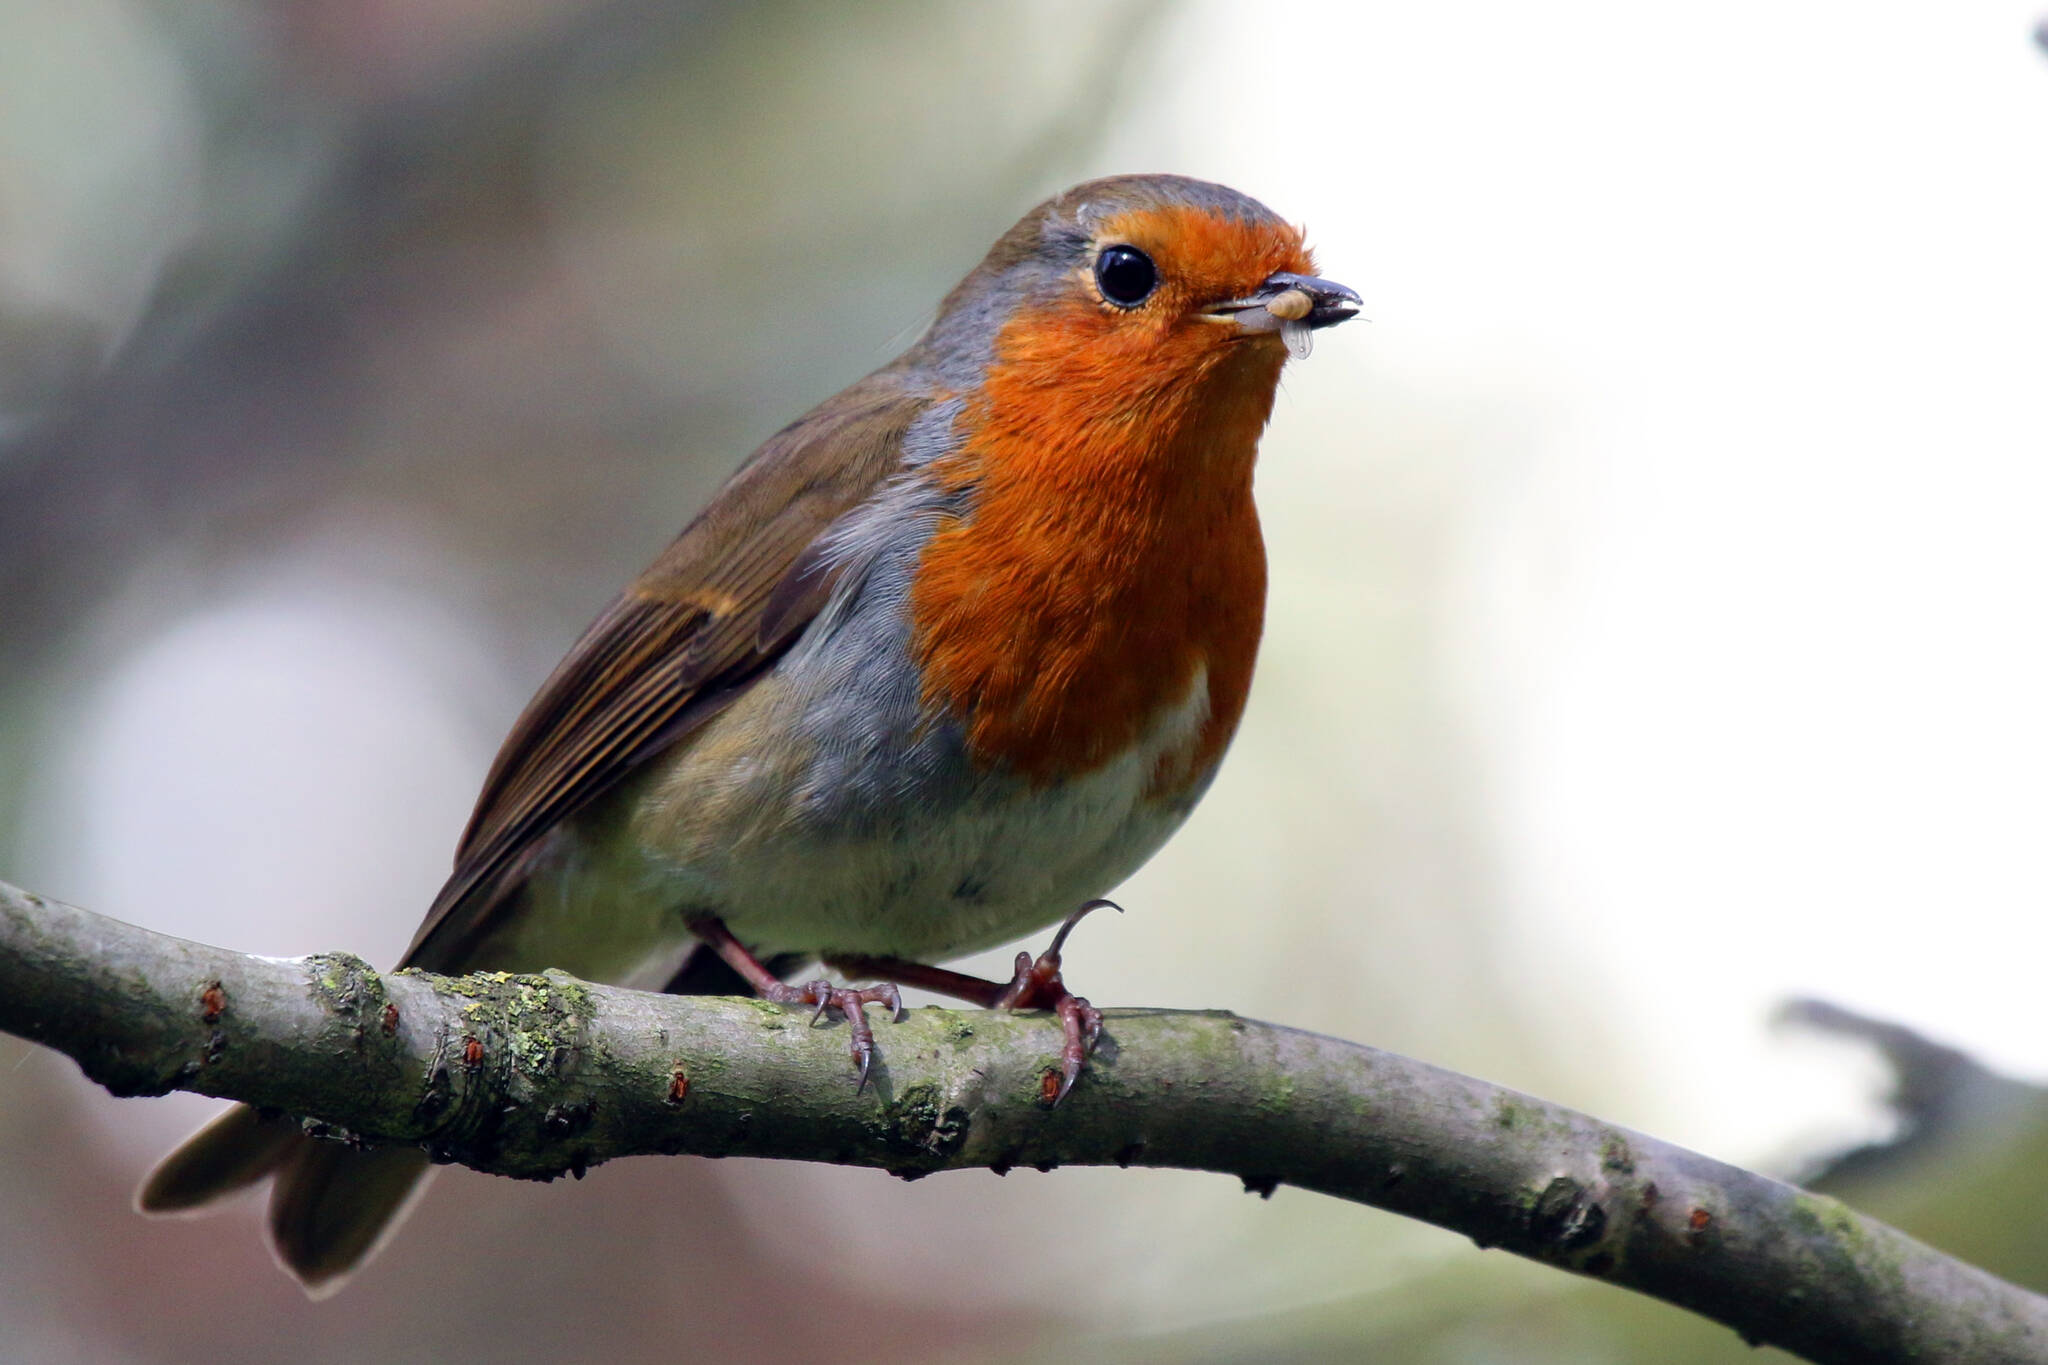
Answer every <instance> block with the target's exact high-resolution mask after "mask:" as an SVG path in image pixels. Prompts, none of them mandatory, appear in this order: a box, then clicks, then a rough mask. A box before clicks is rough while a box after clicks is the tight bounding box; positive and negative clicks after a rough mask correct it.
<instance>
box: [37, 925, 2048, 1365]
mask: <svg viewBox="0 0 2048 1365" xmlns="http://www.w3.org/2000/svg"><path fill="white" fill-rule="evenodd" d="M800 1019H801V1014H800V1012H799V1013H797V1014H791V1013H790V1012H787V1011H784V1010H782V1009H780V1008H776V1007H772V1006H763V1005H762V1004H761V1003H760V1002H757V1001H734V1000H683V999H678V998H675V997H670V996H663V995H656V994H649V993H646V992H638V991H626V990H620V989H616V988H611V987H603V986H595V985H590V984H587V983H583V982H578V981H575V980H573V979H572V978H569V977H566V976H564V975H562V974H560V973H554V972H550V973H547V974H545V975H542V976H511V975H507V974H497V975H485V976H475V977H465V978H460V979H454V980H451V979H448V978H440V977H434V976H430V975H426V974H420V973H400V974H393V975H390V976H387V977H380V976H379V975H378V974H377V973H376V972H374V971H372V970H371V969H370V968H369V967H368V966H367V964H365V963H363V962H362V961H361V959H359V958H354V957H350V956H347V955H315V956H313V957H310V958H301V959H296V960H290V961H279V960H275V959H269V958H255V957H247V956H243V955H240V954H235V953H229V952H226V951H223V950H220V949H215V948H208V947H204V946H202V945H199V944H194V943H189V942H186V941H184V940H180V939H176V938H172V937H170V936H169V935H165V934H157V933H154V932H151V931H149V930H146V929H139V928H135V927H133V926H129V925H124V924H121V923H119V922H118V921H114V920H110V919H107V918H106V917H104V916H100V915H95V914H92V913H90V912H88V911H84V910H79V909H76V908H74V907H70V906H66V905H62V904H59V903H56V902H52V901H48V900H45V899H42V898H40V897H37V896H34V895H31V894H28V893H26V892H21V891H18V890H16V889H14V888H12V887H8V886H6V885H4V884H0V1028H4V1029H5V1030H7V1031H9V1032H12V1033H16V1034H18V1035H20V1036H23V1037H26V1038H30V1039H32V1040H35V1041H38V1042H42V1043H45V1044H47V1045H49V1046H52V1047H55V1048H57V1049H58V1050H60V1051H63V1052H65V1053H66V1054H67V1055H69V1056H71V1057H72V1058H73V1059H74V1060H75V1061H77V1062H78V1063H79V1065H80V1066H81V1067H82V1068H83V1069H84V1070H85V1071H86V1073H87V1074H88V1075H89V1076H91V1077H92V1078H93V1079H95V1080H97V1081H99V1082H100V1083H102V1084H103V1085H105V1086H107V1087H108V1088H109V1089H110V1090H112V1091H113V1092H114V1093H115V1094H118V1095H146V1094H162V1093H164V1092H166V1091H168V1090H171V1089H190V1090H197V1091H200V1092H202V1093H205V1094H211V1095H216V1096H221V1097H224V1098H230V1099H239V1100H242V1101H244V1102H247V1103H251V1104H255V1105H258V1106H260V1107H264V1108H275V1109H278V1110H281V1111H284V1112H286V1113H291V1114H304V1115H307V1116H309V1117H311V1118H315V1119H318V1120H319V1121H320V1124H321V1126H322V1127H323V1128H325V1127H332V1128H339V1129H341V1130H343V1133H342V1134H337V1136H342V1135H346V1136H347V1137H348V1138H349V1140H352V1141H365V1140H367V1141H373V1142H375V1141H389V1142H417V1143H421V1144H424V1145H426V1146H428V1147H429V1148H430V1149H432V1150H433V1151H434V1153H435V1155H436V1157H437V1158H438V1159H441V1160H445V1161H452V1162H458V1163H461V1164H464V1165H468V1166H471V1167H473V1168H475V1169H478V1170H485V1171H493V1172H497V1173H502V1174H512V1175H521V1176H527V1177H537V1178H542V1179H553V1178H555V1177H557V1176H560V1175H562V1174H566V1173H571V1172H573V1173H575V1174H577V1175H581V1174H582V1173H583V1171H584V1170H585V1169H586V1168H587V1167H589V1166H592V1165H596V1164H598V1163H600V1162H602V1161H606V1160H609V1159H612V1158H614V1157H619V1156H629V1155H642V1154H651V1153H672V1154H673V1153H689V1154H695V1155H703V1156H763V1157H777V1158H787V1159H797V1160H810V1161H829V1162H835V1163H839V1164H844V1165H862V1166H875V1167H880V1168H882V1169H885V1170H889V1171H891V1172H893V1173H895V1174H898V1175H903V1176H907V1177H915V1176H920V1175H926V1174H930V1173H932V1172H934V1171H940V1170H949V1169H960V1168H964V1167H977V1166H978V1167H988V1168H992V1169H999V1170H1007V1169H1009V1168H1010V1167H1012V1166H1016V1165H1032V1166H1038V1167H1041V1168H1046V1169H1050V1168H1051V1167H1054V1166H1059V1165H1073V1164H1080V1165H1110V1164H1114V1165H1118V1166H1132V1165H1144V1166H1163V1167H1171V1168H1178V1169H1190V1170H1208V1171H1216V1172H1222V1173H1230V1174H1236V1175H1238V1176H1239V1177H1240V1178H1242V1179H1243V1181H1244V1183H1245V1187H1246V1188H1247V1189H1248V1190H1255V1191H1259V1192H1263V1193H1268V1194H1270V1193H1271V1192H1272V1190H1273V1189H1274V1188H1275V1187H1276V1186H1278V1185H1280V1184H1281V1183H1287V1184H1292V1185H1296V1186H1299V1187H1302V1188H1305V1189H1310V1190H1317V1191H1320V1192H1323V1193H1327V1194H1332V1195H1336V1196H1338V1197H1340V1198H1344V1199H1350V1200H1355V1201H1357V1202H1360V1203H1366V1204H1371V1205H1374V1206H1376V1207H1380V1208H1385V1209H1389V1210H1391V1211H1394V1212H1397V1213H1402V1214H1406V1215H1408V1216H1411V1217H1416V1218H1421V1219H1424V1220H1426V1221H1429V1222H1432V1223H1436V1224H1438V1225H1440V1226H1443V1227H1447V1228H1450V1229H1451V1230H1453V1231H1457V1232H1460V1233H1463V1234H1465V1235H1466V1236H1469V1237H1471V1238H1472V1239H1473V1240H1474V1241H1475V1242H1478V1243H1479V1244H1480V1245H1481V1246H1499V1247H1502V1248H1504V1249H1506V1250H1508V1251H1512V1252H1515V1253H1516V1254H1518V1255H1522V1256H1526V1257H1529V1258H1531V1259H1533V1260H1537V1261H1541V1262H1543V1263H1545V1264H1547V1265H1551V1266H1555V1267H1558V1268H1560V1269H1565V1270H1571V1271H1575V1272H1577V1273H1580V1274H1584V1275H1590V1276H1593V1277H1596V1278H1599V1279H1603V1280H1606V1281H1607V1282H1609V1283H1611V1284H1616V1285H1620V1286H1623V1287H1627V1288H1632V1289H1637V1290H1640V1291H1642V1292H1644V1293H1647V1294H1651V1295H1654V1296H1656V1297H1659V1298H1663V1299H1666V1300H1668V1301H1669V1302H1672V1303H1675V1304H1678V1305H1680V1306H1682V1307H1687V1308H1691V1309H1693V1310H1694V1311H1696V1312H1699V1313H1702V1314H1704V1315H1706V1316H1709V1317H1712V1318H1714V1319H1716V1320H1718V1321H1720V1322H1723V1323H1725V1324H1727V1325H1728V1326H1731V1327H1734V1328H1735V1329H1736V1330H1737V1331H1738V1332H1740V1333H1741V1334H1742V1335H1743V1336H1744V1338H1745V1339H1747V1340H1749V1341H1751V1342H1754V1343H1762V1342H1769V1343H1773V1344H1776V1345H1780V1346H1783V1347H1785V1348H1786V1349H1788V1350H1792V1351H1795V1352H1798V1353H1799V1354H1801V1355H1803V1356H1804V1357H1806V1358H1807V1359H1810V1360H1814V1361H1826V1362H1843V1363H1844V1365H1849V1363H1851V1362H1854V1363H1856V1365H1883V1363H1884V1362H1901V1363H1902V1365H1903V1362H1909V1361H1926V1360H1943V1361H1971V1362H1994V1361H1995V1362H2006V1361H2010V1362H2015V1363H2016V1365H2017V1362H2023V1361H2031V1360H2039V1359H2042V1358H2043V1357H2044V1355H2048V1299H2043V1298H2040V1297H2037V1296H2035V1295H2033V1294H2029V1293H2027V1292H2026V1291H2024V1290H2021V1289H2018V1288H2016V1287H2014V1286H2012V1285H2008V1284H2005V1283H2003V1282H2001V1281H1999V1280H1997V1279H1995V1278H1993V1277H1992V1276H1990V1275H1988V1274H1985V1273H1984V1272H1982V1271H1979V1270H1976V1269H1974V1268H1972V1267H1969V1266H1966V1265H1963V1264H1962V1263H1960V1262H1958V1261H1954V1260H1951V1259H1950V1258H1948V1257H1946V1256H1943V1255H1941V1254H1940V1253H1939V1252H1936V1251H1934V1250H1932V1249H1931V1248H1928V1247H1926V1246H1923V1245H1921V1244H1919V1243H1917V1242H1914V1241H1913V1240H1911V1239H1910V1238H1908V1237H1906V1236H1904V1235H1903V1234H1901V1233H1899V1232H1896V1231H1895V1230H1893V1229H1891V1228H1889V1227H1886V1226H1885V1225H1883V1224H1881V1223H1878V1222H1875V1221H1874V1220H1870V1219H1866V1218H1863V1217H1861V1216H1859V1215H1857V1214H1856V1213H1853V1212H1852V1211H1850V1210H1849V1209H1848V1208H1847V1207H1845V1206H1843V1205H1841V1204H1839V1203H1837V1202H1835V1201H1833V1200H1831V1199H1827V1198H1825V1197H1822V1196H1816V1195H1811V1194H1807V1193H1805V1192H1803V1191H1800V1190H1797V1189H1794V1188H1792V1187H1791V1186H1788V1185H1784V1184H1780V1183H1779V1182H1777V1181H1773V1180H1769V1179H1766V1178H1764V1177H1761V1176H1757V1175H1753V1174H1751V1173H1749V1172H1746V1171H1742V1170H1739V1169H1737V1168H1735V1167H1732V1166H1727V1165H1724V1164H1722V1163H1720V1162H1716V1161H1712V1160H1710V1159H1708V1158H1706V1157H1703V1156H1699V1155H1697V1154H1695V1153H1691V1152H1687V1151H1685V1150H1684V1149H1682V1148H1677V1147H1673V1146H1670V1145H1669V1144H1665V1143H1661V1142H1658V1141H1657V1140H1655V1139H1653V1138H1648V1137H1645V1136H1643V1135H1642V1134H1639V1133H1633V1132H1629V1131H1628V1130H1626V1129H1622V1128H1617V1127H1613V1126H1611V1125H1607V1124H1603V1123H1600V1122H1598V1121H1596V1120H1593V1119H1590V1118H1588V1117H1586V1116H1584V1115H1580V1114H1575V1113H1573V1112H1571V1111H1570V1110H1567V1109H1564V1108H1562V1107H1559V1106H1556V1105H1551V1104H1548V1103H1545V1102H1543V1101H1540V1100H1534V1099H1531V1098H1529V1097H1527V1096H1524V1095H1520V1094H1517V1093H1515V1092H1513V1091H1510V1090H1506V1089H1503V1088H1500V1087H1497V1086H1492V1085H1488V1084H1486V1083H1484V1082H1481V1081H1477V1080H1473V1079H1470V1078H1467V1077H1463V1076H1459V1075H1456V1074H1454V1073H1452V1072H1448V1071H1443V1070H1440V1069H1438V1068H1435V1067H1430V1066H1427V1065H1424V1064H1422V1063H1417V1062H1412V1061H1408V1060H1407V1059H1404V1058H1400V1057H1395V1056H1393V1055H1391V1054H1387V1053H1381V1052H1377V1051H1375V1050H1373V1049H1370V1048H1364V1047H1360V1046H1357V1045H1355V1044H1349V1043H1343V1042H1339V1041H1337V1040H1334V1039H1329V1038H1323V1037H1319V1036H1317V1035H1314V1034H1307V1033H1298V1032H1295V1031H1293V1030H1288V1029H1281V1028H1276V1027H1274V1026H1272V1025H1268V1024H1260V1023H1256V1022H1252V1021H1248V1020H1241V1019H1238V1018H1236V1017H1234V1016H1232V1015H1229V1014H1188V1013H1180V1012H1173V1011H1117V1012H1112V1013H1111V1014H1109V1015H1108V1016H1107V1019H1106V1024H1107V1030H1106V1037H1107V1039H1108V1040H1109V1042H1110V1044H1111V1046H1109V1047H1108V1048H1107V1049H1105V1055H1102V1056H1100V1057H1098V1059H1097V1061H1096V1063H1095V1065H1094V1067H1093V1068H1092V1070H1091V1072H1090V1074H1089V1077H1088V1078H1087V1081H1086V1083H1084V1085H1083V1086H1081V1087H1080V1088H1079V1089H1077V1090H1076V1091H1075V1092H1074V1093H1073V1094H1072V1095H1070V1096H1068V1097H1067V1099H1066V1101H1065V1102H1064V1103H1063V1104H1061V1105H1060V1106H1059V1107H1058V1108H1057V1109H1052V1108H1049V1107H1047V1106H1046V1105H1044V1104H1043V1103H1042V1102H1041V1101H1039V1100H1038V1096H1040V1095H1041V1094H1042V1093H1043V1088H1044V1085H1045V1083H1046V1082H1047V1081H1048V1080H1049V1079H1050V1078H1051V1077H1052V1076H1053V1075H1054V1074H1055V1072H1054V1070H1053V1067H1054V1066H1055V1061H1054V1059H1055V1057H1056V1055H1057V1051H1058V1044H1057V1034H1056V1031H1055V1030H1054V1029H1053V1028H1051V1027H1050V1026H1049V1025H1048V1021H1047V1020H1045V1019H1043V1018H1030V1017H1025V1016H1017V1015H1008V1014H1004V1013H1000V1012H990V1013H975V1014H962V1013H961V1012H959V1011H953V1010H920V1011H917V1012H915V1013H914V1014H913V1015H912V1017H911V1018H910V1019H909V1020H907V1021H905V1022H903V1023H901V1024H899V1025H898V1026H897V1027H896V1028H894V1029H892V1030H891V1031H889V1032H888V1033H887V1034H886V1035H885V1038H886V1040H887V1041H886V1043H885V1056H886V1060H885V1061H884V1063H883V1064H882V1066H881V1068H880V1070H879V1072H878V1074H877V1076H876V1079H875V1084H874V1089H873V1091H872V1093H869V1092H865V1091H861V1090H857V1089H856V1088H855V1087H854V1086H852V1085H851V1084H849V1081H848V1077H847V1075H846V1074H845V1073H846V1058H845V1056H844V1053H843V1049H842V1048H841V1047H840V1046H839V1044H838V1042H837V1041H836V1040H833V1039H830V1038H825V1037H817V1036H814V1034H813V1031H812V1030H811V1029H809V1028H806V1027H802V1026H801V1025H800V1024H798V1021H799V1020H800ZM1836 1022H1840V1021H1839V1019H1837V1020H1836ZM792 1025H797V1026H794V1027H792ZM1886 1041H1887V1045H1888V1046H1889V1047H1890V1048H1891V1049H1892V1050H1893V1053H1894V1055H1900V1053H1901V1051H1902V1049H1903V1050H1913V1049H1909V1048H1906V1045H1905V1043H1903V1042H1902V1041H1901V1040H1900V1039H1899V1038H1898V1037H1896V1036H1894V1035H1891V1034H1888V1035H1887V1038H1886ZM1924 1051H1925V1050H1924V1049H1919V1050H1916V1056H1917V1055H1919V1053H1922V1052H1924ZM337 1058H350V1059H352V1060H351V1061H350V1062H349V1063H348V1064H346V1065H337V1064H336V1059H337Z"/></svg>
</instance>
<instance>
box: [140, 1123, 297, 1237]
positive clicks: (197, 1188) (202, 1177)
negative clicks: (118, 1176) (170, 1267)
mask: <svg viewBox="0 0 2048 1365" xmlns="http://www.w3.org/2000/svg"><path fill="white" fill-rule="evenodd" d="M302 1140H303V1139H302V1138H301V1136H300V1133H299V1125H298V1124H296V1123H291V1122H288V1121H286V1120H284V1119H265V1118H263V1117H261V1116H260V1115H258V1114H257V1112H256V1111H255V1110H254V1109H251V1108H250V1107H249V1106H248V1105H246V1104H238V1105H236V1106H235V1107H234V1108H233V1109H230V1110H228V1111H227V1113H225V1114H222V1115H221V1116H220V1117H219V1118H217V1119H215V1120H213V1122H211V1123H209V1124H207V1125H206V1126H205V1127H204V1128H201V1129H200V1130H199V1131H198V1132H196V1133H194V1134H193V1135H192V1136H191V1137H189V1138H186V1139H185V1141H184V1142H182V1143H180V1144H179V1146H178V1149H177V1150H176V1151H174V1152H172V1153H171V1154H170V1155H169V1156H167V1157H165V1158H164V1159H163V1160H162V1161H159V1162H158V1163H157V1164H156V1169H155V1170H153V1171H151V1172H150V1173H149V1176H148V1178H147V1179H145V1180H144V1181H143V1182H142V1188H141V1189H139V1190H137V1191H136V1192H135V1207H136V1208H137V1209H138V1210H139V1211H140V1212H143V1213H152V1214H164V1213H187V1212H191V1211H193V1210H196V1209H199V1208H202V1207H204V1206H205V1205H207V1204H211V1203H212V1202H213V1201H214V1200H216V1199H223V1198H226V1197H227V1196H228V1195H231V1194H233V1193H234V1192H235V1191H236V1190H239V1189H243V1188H245V1187H247V1186H250V1185H253V1184H255V1183H256V1182H257V1181H259V1180H261V1179H263V1177H265V1176H267V1175H269V1174H270V1173H271V1172H272V1171H274V1170H276V1169H277V1168H278V1167H279V1166H280V1165H282V1164H283V1162H284V1160H285V1158H286V1157H288V1156H289V1155H291V1152H292V1149H293V1147H294V1146H295V1145H296V1144H297V1143H299V1142H300V1141H302Z"/></svg>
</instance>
